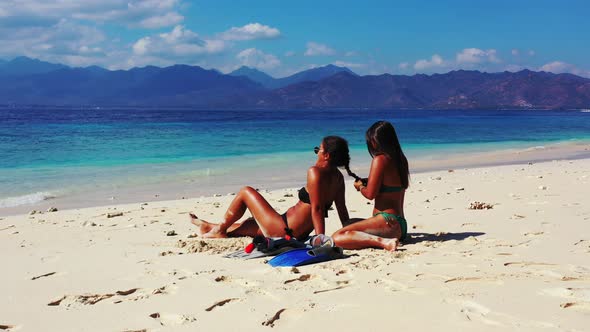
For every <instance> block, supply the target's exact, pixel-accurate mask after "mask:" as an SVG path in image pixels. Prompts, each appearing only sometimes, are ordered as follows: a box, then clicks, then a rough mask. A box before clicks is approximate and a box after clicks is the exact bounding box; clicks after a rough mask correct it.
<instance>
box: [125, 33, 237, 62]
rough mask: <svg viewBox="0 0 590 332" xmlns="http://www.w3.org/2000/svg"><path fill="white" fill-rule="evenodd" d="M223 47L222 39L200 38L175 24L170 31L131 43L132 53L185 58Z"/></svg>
mask: <svg viewBox="0 0 590 332" xmlns="http://www.w3.org/2000/svg"><path fill="white" fill-rule="evenodd" d="M225 48H226V44H225V43H224V42H223V41H222V40H214V39H212V40H209V39H201V38H200V37H199V35H198V34H197V33H195V32H193V31H191V30H188V29H186V28H185V27H183V26H181V25H177V26H176V27H174V29H172V31H171V32H167V33H161V34H158V35H153V36H147V37H143V38H141V39H139V40H137V41H136V42H135V43H134V44H133V53H134V54H135V55H140V56H143V55H151V56H157V57H164V58H170V59H171V60H187V59H189V58H190V57H193V56H199V55H205V54H215V53H220V52H222V51H223V50H224V49H225Z"/></svg>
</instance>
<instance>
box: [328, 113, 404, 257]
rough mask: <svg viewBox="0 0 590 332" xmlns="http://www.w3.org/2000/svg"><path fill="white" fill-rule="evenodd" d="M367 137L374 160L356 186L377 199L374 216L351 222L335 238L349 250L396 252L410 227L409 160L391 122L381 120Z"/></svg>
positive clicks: (360, 190) (365, 195) (368, 132)
mask: <svg viewBox="0 0 590 332" xmlns="http://www.w3.org/2000/svg"><path fill="white" fill-rule="evenodd" d="M365 137H366V140H367V148H368V150H369V154H370V155H371V157H372V158H373V160H372V161H371V169H370V171H369V178H368V179H367V180H366V181H362V180H357V181H356V182H355V183H354V187H355V188H356V190H357V191H359V192H360V193H361V195H363V196H364V197H365V198H367V199H370V200H373V199H374V200H375V206H374V208H373V217H371V218H368V219H365V220H362V221H359V222H356V223H354V224H351V225H348V226H346V227H344V228H342V229H340V230H338V231H337V232H336V233H334V235H333V236H332V237H333V239H334V242H335V243H336V245H338V246H340V247H343V248H345V249H362V248H383V249H386V250H390V251H394V250H396V249H397V245H398V241H400V240H401V241H403V240H404V239H405V237H406V234H407V229H408V225H407V222H406V219H405V217H404V196H405V192H406V189H407V188H408V185H409V181H410V170H409V167H408V159H407V158H406V156H405V155H404V153H403V151H402V148H401V146H400V144H399V140H398V138H397V134H396V132H395V129H394V128H393V125H392V124H391V123H389V122H387V121H377V122H376V123H374V124H373V125H372V126H371V127H370V128H369V129H368V130H367V133H366V135H365Z"/></svg>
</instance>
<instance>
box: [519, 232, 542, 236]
mask: <svg viewBox="0 0 590 332" xmlns="http://www.w3.org/2000/svg"><path fill="white" fill-rule="evenodd" d="M543 234H545V232H527V233H524V234H523V235H524V236H527V237H529V236H539V235H543Z"/></svg>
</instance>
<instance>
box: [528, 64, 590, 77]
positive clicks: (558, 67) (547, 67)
mask: <svg viewBox="0 0 590 332" xmlns="http://www.w3.org/2000/svg"><path fill="white" fill-rule="evenodd" d="M539 70H541V71H547V72H551V73H555V74H561V73H570V74H574V75H578V76H584V77H590V70H583V69H580V68H578V67H576V66H575V65H572V64H570V63H566V62H563V61H553V62H549V63H546V64H544V65H543V66H541V68H539Z"/></svg>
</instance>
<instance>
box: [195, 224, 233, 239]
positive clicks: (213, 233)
mask: <svg viewBox="0 0 590 332" xmlns="http://www.w3.org/2000/svg"><path fill="white" fill-rule="evenodd" d="M201 236H202V237H204V238H208V239H218V238H225V237H227V233H226V232H223V231H221V228H220V227H219V225H214V226H213V228H211V230H210V231H209V232H207V233H205V234H203V235H201Z"/></svg>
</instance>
